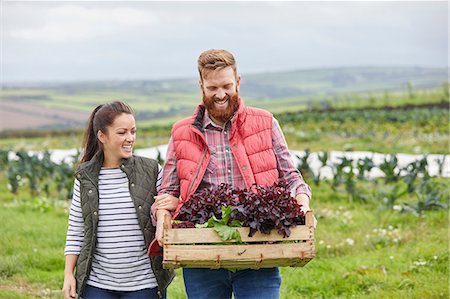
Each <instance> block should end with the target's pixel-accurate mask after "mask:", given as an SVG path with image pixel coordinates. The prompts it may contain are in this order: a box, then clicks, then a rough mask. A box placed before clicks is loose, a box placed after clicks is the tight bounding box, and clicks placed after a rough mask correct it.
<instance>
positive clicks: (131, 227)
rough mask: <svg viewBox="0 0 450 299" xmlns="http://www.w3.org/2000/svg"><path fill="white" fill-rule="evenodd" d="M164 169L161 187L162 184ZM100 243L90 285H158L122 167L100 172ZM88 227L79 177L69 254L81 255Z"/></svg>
mask: <svg viewBox="0 0 450 299" xmlns="http://www.w3.org/2000/svg"><path fill="white" fill-rule="evenodd" d="M161 176H162V170H161V168H160V170H159V174H158V180H157V189H159V187H160V184H161ZM98 190H99V211H98V218H99V220H98V232H97V245H96V250H95V253H94V256H93V259H92V268H91V272H90V274H89V278H88V281H87V284H88V285H91V286H94V287H98V288H102V289H108V290H116V291H136V290H141V289H144V288H154V287H156V286H157V282H156V278H155V276H154V274H153V271H152V269H151V267H150V259H149V257H148V255H147V250H146V248H145V243H144V236H143V234H142V231H141V229H140V227H139V223H138V218H137V214H136V210H135V207H134V204H133V201H132V199H131V196H130V192H129V189H128V178H127V176H126V174H125V173H124V172H123V171H122V170H121V169H120V168H113V169H111V168H109V169H107V168H102V169H101V170H100V173H99V181H98ZM83 238H84V228H83V216H82V212H81V203H80V182H79V181H78V180H75V183H74V192H73V198H72V203H71V207H70V213H69V226H68V230H67V237H66V247H65V252H64V253H65V255H67V254H75V255H79V254H80V252H81V247H82V246H83Z"/></svg>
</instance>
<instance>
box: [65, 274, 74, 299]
mask: <svg viewBox="0 0 450 299" xmlns="http://www.w3.org/2000/svg"><path fill="white" fill-rule="evenodd" d="M75 286H76V280H75V277H74V276H73V273H65V274H64V284H63V288H62V292H63V294H64V299H75V296H76V290H75Z"/></svg>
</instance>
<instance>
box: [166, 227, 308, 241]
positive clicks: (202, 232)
mask: <svg viewBox="0 0 450 299" xmlns="http://www.w3.org/2000/svg"><path fill="white" fill-rule="evenodd" d="M237 230H238V231H239V233H240V234H241V239H242V242H266V241H272V242H275V241H297V240H311V239H313V238H314V232H313V230H311V229H310V228H308V227H306V226H305V225H299V226H296V227H293V228H291V229H290V230H291V235H290V236H289V238H283V236H282V235H280V234H278V232H277V231H275V230H273V231H272V232H271V233H270V234H269V235H266V234H263V233H261V232H259V231H258V232H256V234H255V235H254V236H253V237H249V236H248V233H249V228H248V227H239V228H237ZM223 242H224V241H223V240H222V239H221V238H220V236H219V235H218V234H217V232H216V231H215V230H214V229H213V228H176V229H166V230H165V231H164V244H195V243H203V244H205V243H223ZM229 242H234V241H229Z"/></svg>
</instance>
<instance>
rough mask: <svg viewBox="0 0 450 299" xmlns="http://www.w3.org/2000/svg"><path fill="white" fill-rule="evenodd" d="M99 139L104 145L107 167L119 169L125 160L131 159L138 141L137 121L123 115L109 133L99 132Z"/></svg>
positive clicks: (110, 127) (113, 124) (115, 120)
mask: <svg viewBox="0 0 450 299" xmlns="http://www.w3.org/2000/svg"><path fill="white" fill-rule="evenodd" d="M97 136H98V139H99V140H100V142H101V143H102V144H103V153H104V163H103V166H105V167H118V166H119V165H120V163H121V160H122V159H123V158H125V159H126V158H130V157H131V156H132V154H133V145H134V142H135V141H136V121H135V119H134V116H133V115H131V114H127V113H122V114H120V115H119V116H117V117H116V118H115V119H114V122H113V123H112V124H111V126H109V127H108V128H107V132H106V133H103V132H102V131H98V134H97Z"/></svg>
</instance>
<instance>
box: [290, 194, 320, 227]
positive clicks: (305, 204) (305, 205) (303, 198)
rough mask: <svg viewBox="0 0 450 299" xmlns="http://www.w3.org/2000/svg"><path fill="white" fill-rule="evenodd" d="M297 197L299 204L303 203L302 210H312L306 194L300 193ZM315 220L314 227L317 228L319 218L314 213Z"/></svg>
mask: <svg viewBox="0 0 450 299" xmlns="http://www.w3.org/2000/svg"><path fill="white" fill-rule="evenodd" d="M295 199H296V200H297V202H298V204H300V205H301V208H300V209H301V210H302V211H303V213H305V214H306V212H309V211H312V210H311V208H310V207H309V197H308V195H306V194H299V195H297V196H296V197H295ZM313 217H314V218H313V220H314V228H316V226H317V219H316V216H314V215H313Z"/></svg>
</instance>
